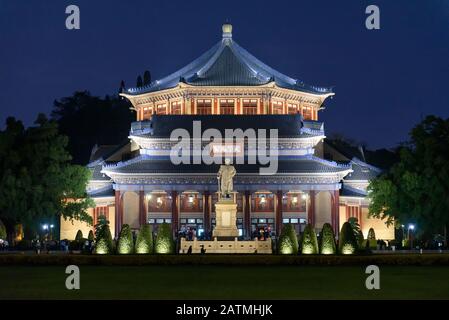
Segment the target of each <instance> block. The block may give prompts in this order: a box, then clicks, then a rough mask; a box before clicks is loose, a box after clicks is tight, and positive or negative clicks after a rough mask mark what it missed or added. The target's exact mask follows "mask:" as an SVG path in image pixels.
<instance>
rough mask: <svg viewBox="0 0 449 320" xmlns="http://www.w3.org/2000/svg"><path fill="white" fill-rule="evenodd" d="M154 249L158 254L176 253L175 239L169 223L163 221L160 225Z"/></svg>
mask: <svg viewBox="0 0 449 320" xmlns="http://www.w3.org/2000/svg"><path fill="white" fill-rule="evenodd" d="M154 251H155V252H156V253H158V254H173V253H175V241H174V240H173V233H172V231H171V228H170V225H169V224H167V223H162V224H160V225H159V228H158V231H157V236H156V241H155V243H154Z"/></svg>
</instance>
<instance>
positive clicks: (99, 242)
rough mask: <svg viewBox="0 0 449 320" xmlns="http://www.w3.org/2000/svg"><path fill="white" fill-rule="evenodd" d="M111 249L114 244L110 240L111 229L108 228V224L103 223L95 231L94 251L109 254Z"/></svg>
mask: <svg viewBox="0 0 449 320" xmlns="http://www.w3.org/2000/svg"><path fill="white" fill-rule="evenodd" d="M113 251H114V245H113V242H112V235H111V230H109V225H107V224H104V225H102V226H101V229H100V230H98V232H97V238H96V239H95V253H96V254H111V253H112V252H113Z"/></svg>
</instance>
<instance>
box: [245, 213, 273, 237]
mask: <svg viewBox="0 0 449 320" xmlns="http://www.w3.org/2000/svg"><path fill="white" fill-rule="evenodd" d="M274 233H275V223H274V219H273V218H252V219H251V238H253V239H254V238H258V239H259V240H265V239H267V238H270V237H271V236H273V235H274Z"/></svg>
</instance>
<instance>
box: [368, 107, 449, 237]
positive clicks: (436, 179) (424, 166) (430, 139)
mask: <svg viewBox="0 0 449 320" xmlns="http://www.w3.org/2000/svg"><path fill="white" fill-rule="evenodd" d="M399 154H400V159H399V162H398V163H397V164H395V165H394V166H393V167H392V168H391V169H390V170H388V171H386V172H385V173H384V174H383V175H381V176H379V177H378V178H376V179H373V180H372V181H371V182H370V184H369V186H368V196H369V198H370V199H371V201H370V205H369V214H370V215H371V216H372V217H375V218H381V219H385V221H386V223H387V224H388V225H391V224H393V223H396V224H398V225H401V224H409V223H414V224H415V225H417V226H418V228H417V232H418V233H420V234H421V235H423V236H427V237H428V238H429V239H430V238H431V237H432V234H433V233H444V234H446V236H445V238H446V240H447V227H448V226H449V183H448V181H449V119H441V118H438V117H435V116H428V117H426V118H425V119H424V120H423V121H422V122H421V123H419V124H418V125H417V126H415V127H414V128H413V129H412V130H411V132H410V140H409V141H408V142H407V143H405V144H403V145H402V146H401V148H400V153H399ZM442 231H443V232H442Z"/></svg>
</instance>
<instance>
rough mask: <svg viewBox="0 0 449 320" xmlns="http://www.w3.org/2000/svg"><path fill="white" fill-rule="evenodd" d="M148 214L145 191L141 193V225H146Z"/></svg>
mask: <svg viewBox="0 0 449 320" xmlns="http://www.w3.org/2000/svg"><path fill="white" fill-rule="evenodd" d="M146 220H147V218H146V212H145V192H144V191H143V190H140V191H139V222H140V225H144V224H145V223H146Z"/></svg>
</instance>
